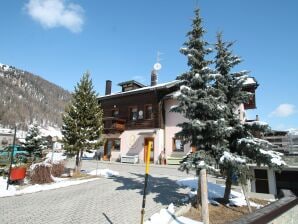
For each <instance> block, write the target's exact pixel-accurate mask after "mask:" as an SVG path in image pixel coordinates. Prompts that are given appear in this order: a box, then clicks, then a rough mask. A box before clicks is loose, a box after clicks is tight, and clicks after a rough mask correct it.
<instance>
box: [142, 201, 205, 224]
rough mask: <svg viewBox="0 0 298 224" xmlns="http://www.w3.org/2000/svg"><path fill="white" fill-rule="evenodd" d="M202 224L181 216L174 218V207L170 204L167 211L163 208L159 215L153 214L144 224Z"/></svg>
mask: <svg viewBox="0 0 298 224" xmlns="http://www.w3.org/2000/svg"><path fill="white" fill-rule="evenodd" d="M184 223H185V224H186V223H187V224H203V223H202V222H198V221H194V220H192V219H189V218H185V217H183V216H181V217H176V216H175V209H174V205H173V204H170V205H169V207H168V208H167V209H165V208H163V209H161V210H160V212H159V213H155V214H154V215H152V216H151V217H150V219H149V220H147V221H146V222H145V224H184Z"/></svg>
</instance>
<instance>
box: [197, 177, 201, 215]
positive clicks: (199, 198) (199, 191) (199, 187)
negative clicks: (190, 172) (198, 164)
mask: <svg viewBox="0 0 298 224" xmlns="http://www.w3.org/2000/svg"><path fill="white" fill-rule="evenodd" d="M197 209H198V210H200V209H201V182H200V176H198V189H197Z"/></svg>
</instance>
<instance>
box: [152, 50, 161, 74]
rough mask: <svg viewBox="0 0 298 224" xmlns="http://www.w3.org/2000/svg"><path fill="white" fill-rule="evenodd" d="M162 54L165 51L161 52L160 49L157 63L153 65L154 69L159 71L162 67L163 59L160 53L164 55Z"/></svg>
mask: <svg viewBox="0 0 298 224" xmlns="http://www.w3.org/2000/svg"><path fill="white" fill-rule="evenodd" d="M162 54H163V53H161V52H160V51H157V57H156V63H155V64H154V65H153V69H154V70H155V71H159V70H160V69H161V68H162V66H161V64H160V61H161V59H160V55H162Z"/></svg>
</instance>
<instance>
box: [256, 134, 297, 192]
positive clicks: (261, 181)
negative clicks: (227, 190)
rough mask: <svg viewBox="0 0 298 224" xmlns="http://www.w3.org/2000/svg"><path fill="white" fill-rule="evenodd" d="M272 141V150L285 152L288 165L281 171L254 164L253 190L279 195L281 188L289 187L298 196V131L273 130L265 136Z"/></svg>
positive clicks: (284, 157)
mask: <svg viewBox="0 0 298 224" xmlns="http://www.w3.org/2000/svg"><path fill="white" fill-rule="evenodd" d="M264 139H266V140H267V141H269V142H271V143H272V144H273V145H274V147H273V148H272V150H275V151H279V152H283V153H284V156H283V159H284V161H285V162H286V164H287V166H285V167H284V168H283V170H282V171H281V172H280V171H278V170H274V169H269V168H268V167H256V166H252V167H251V168H252V169H253V174H254V178H253V181H252V182H251V191H253V192H257V193H270V194H274V195H277V194H278V193H279V190H280V189H289V190H291V191H292V192H293V193H295V194H296V195H297V196H298V133H297V132H294V131H292V132H289V131H271V132H270V133H268V134H266V135H265V136H264Z"/></svg>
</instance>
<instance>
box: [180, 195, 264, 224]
mask: <svg viewBox="0 0 298 224" xmlns="http://www.w3.org/2000/svg"><path fill="white" fill-rule="evenodd" d="M250 200H251V201H253V202H255V203H258V204H260V205H267V204H268V203H269V202H268V201H266V200H261V199H250ZM252 209H253V211H255V210H256V208H254V207H252ZM247 214H249V211H248V207H247V206H242V207H234V206H227V205H225V204H223V203H222V204H219V205H218V206H215V205H211V204H209V219H210V224H227V223H230V222H232V221H235V220H237V219H239V218H241V217H242V216H244V215H247ZM183 216H185V217H188V218H190V219H193V220H198V221H202V219H201V214H200V211H199V210H198V209H197V208H194V207H191V209H190V210H189V211H188V212H187V213H186V214H184V215H183Z"/></svg>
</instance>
